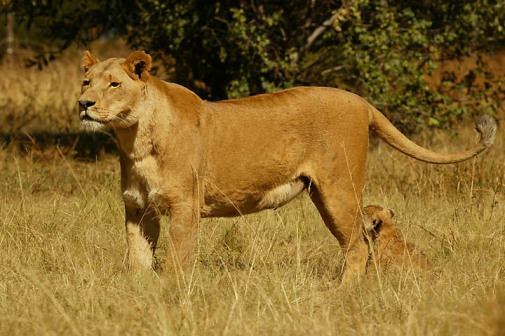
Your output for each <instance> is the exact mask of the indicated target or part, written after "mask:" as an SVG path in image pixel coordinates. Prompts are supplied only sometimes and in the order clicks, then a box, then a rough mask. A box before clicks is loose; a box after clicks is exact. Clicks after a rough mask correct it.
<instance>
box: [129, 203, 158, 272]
mask: <svg viewBox="0 0 505 336" xmlns="http://www.w3.org/2000/svg"><path fill="white" fill-rule="evenodd" d="M159 236H160V219H159V217H158V216H157V215H156V213H155V212H154V211H152V210H146V211H143V210H140V209H126V240H127V243H128V268H129V269H133V270H150V269H152V264H153V255H154V250H155V249H156V243H157V242H158V238H159Z"/></svg>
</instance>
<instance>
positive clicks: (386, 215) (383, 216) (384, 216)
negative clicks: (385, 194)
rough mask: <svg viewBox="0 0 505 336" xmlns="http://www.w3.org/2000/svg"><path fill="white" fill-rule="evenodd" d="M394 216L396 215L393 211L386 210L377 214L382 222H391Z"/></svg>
mask: <svg viewBox="0 0 505 336" xmlns="http://www.w3.org/2000/svg"><path fill="white" fill-rule="evenodd" d="M394 215H395V213H394V212H393V210H391V209H384V210H382V211H380V212H379V213H377V217H378V218H379V219H380V220H381V222H387V221H390V220H391V218H393V216H394Z"/></svg>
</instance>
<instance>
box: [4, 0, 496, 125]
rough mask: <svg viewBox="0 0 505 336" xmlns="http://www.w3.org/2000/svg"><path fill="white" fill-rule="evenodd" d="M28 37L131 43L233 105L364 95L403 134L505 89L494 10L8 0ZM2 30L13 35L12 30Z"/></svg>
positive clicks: (382, 4)
mask: <svg viewBox="0 0 505 336" xmlns="http://www.w3.org/2000/svg"><path fill="white" fill-rule="evenodd" d="M2 12H3V13H7V12H13V13H15V17H16V20H17V22H18V27H17V29H18V34H20V35H22V36H23V35H25V36H30V38H32V39H34V38H35V39H39V40H41V41H46V42H47V43H48V44H50V45H51V48H49V49H46V50H44V51H43V52H42V53H40V54H39V55H38V56H37V57H34V58H32V59H31V60H30V63H31V64H39V65H40V64H46V63H47V62H48V61H49V60H51V59H52V58H53V57H54V55H55V54H57V53H58V52H59V51H60V50H61V49H64V48H67V47H68V46H69V45H71V43H73V42H75V43H78V44H80V45H87V44H88V43H89V42H90V41H93V40H95V39H97V38H99V37H104V36H106V37H108V38H116V37H124V38H125V39H126V41H127V42H128V44H129V45H130V46H131V47H132V48H135V49H142V50H146V51H147V52H149V53H151V54H153V55H154V56H155V58H156V59H157V60H158V68H157V69H158V75H159V76H161V77H162V78H164V79H168V80H172V81H175V82H177V83H180V84H182V85H185V86H187V87H189V88H190V89H193V90H195V91H196V92H197V93H198V94H199V95H201V96H202V97H203V98H207V99H214V100H216V99H225V98H236V97H243V96H247V95H251V94H257V93H262V92H270V91H275V90H279V89H282V88H287V87H291V86H295V85H323V86H335V87H340V88H344V89H347V90H350V91H352V92H355V93H357V94H360V95H362V96H364V97H365V98H367V99H369V100H370V101H371V102H372V103H374V104H375V105H376V106H377V107H378V108H379V109H380V110H382V111H383V112H384V113H385V114H386V115H387V116H388V117H389V118H390V119H391V120H392V121H393V122H395V124H396V125H397V126H398V127H400V128H401V129H402V130H407V131H414V130H418V128H419V127H424V126H425V125H429V126H442V127H449V126H451V125H453V124H454V122H455V121H456V120H458V119H459V118H460V117H461V116H463V115H467V114H468V115H470V114H472V113H475V112H476V111H477V112H478V113H479V114H482V113H491V114H496V112H497V111H498V110H499V109H500V99H499V97H500V96H501V95H502V94H503V92H504V87H503V81H502V79H501V78H495V77H493V75H492V74H491V73H490V72H489V71H488V69H487V68H486V63H485V62H484V61H483V57H484V56H485V55H486V54H487V53H489V52H492V51H493V50H497V49H501V48H503V46H504V43H505V28H504V27H503V22H505V4H504V3H503V1H499V0H497V1H489V0H478V1H470V0H462V1H455V0H454V1H442V0H438V1H437V0H422V1H384V0H349V1H334V0H330V1H328V0H325V1H321V0H293V1H289V2H285V1H254V0H253V1H245V0H241V1H235V0H233V1H232V0H228V1H211V2H210V1H204V0H185V1H159V0H137V1H124V0H107V1H96V0H84V1H78V2H76V1H72V0H38V1H37V0H19V1H10V0H2ZM2 26H3V25H2ZM469 57H470V58H473V59H474V60H475V67H474V68H473V69H472V71H470V72H469V73H467V74H465V76H464V77H463V78H458V76H456V75H455V74H454V73H452V72H446V73H444V74H443V76H442V78H441V80H440V82H439V83H438V85H437V86H436V87H434V86H433V85H431V86H430V85H428V83H427V81H426V78H427V76H429V75H431V74H432V72H433V71H434V69H435V67H436V65H437V64H440V62H441V61H444V60H447V59H450V60H461V59H465V58H469Z"/></svg>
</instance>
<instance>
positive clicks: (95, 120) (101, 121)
mask: <svg viewBox="0 0 505 336" xmlns="http://www.w3.org/2000/svg"><path fill="white" fill-rule="evenodd" d="M81 121H94V122H97V123H100V124H108V123H109V122H110V120H97V119H94V118H92V117H90V116H89V114H88V113H86V112H84V113H83V115H82V116H81Z"/></svg>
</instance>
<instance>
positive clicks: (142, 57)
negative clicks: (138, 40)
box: [123, 51, 152, 82]
mask: <svg viewBox="0 0 505 336" xmlns="http://www.w3.org/2000/svg"><path fill="white" fill-rule="evenodd" d="M151 65H152V60H151V56H149V55H148V54H146V53H145V52H143V51H135V52H133V53H132V54H131V55H130V56H128V57H127V58H126V61H125V62H124V64H123V67H124V68H125V70H126V72H127V73H128V75H130V77H131V78H133V79H135V80H141V81H144V82H145V81H146V80H147V78H148V77H149V70H151Z"/></svg>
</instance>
